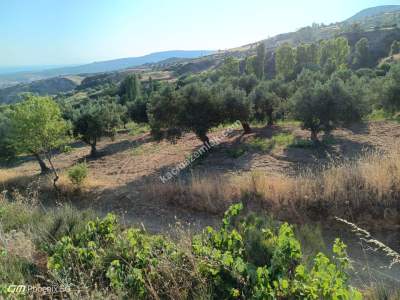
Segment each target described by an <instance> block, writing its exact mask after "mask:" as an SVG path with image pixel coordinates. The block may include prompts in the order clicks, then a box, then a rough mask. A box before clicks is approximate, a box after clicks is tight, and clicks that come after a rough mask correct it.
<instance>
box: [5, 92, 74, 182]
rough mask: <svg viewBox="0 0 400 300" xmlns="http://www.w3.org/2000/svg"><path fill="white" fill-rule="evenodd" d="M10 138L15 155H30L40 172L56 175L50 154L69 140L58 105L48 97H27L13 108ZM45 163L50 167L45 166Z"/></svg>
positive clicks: (55, 180) (56, 178)
mask: <svg viewBox="0 0 400 300" xmlns="http://www.w3.org/2000/svg"><path fill="white" fill-rule="evenodd" d="M9 116H10V135H9V139H10V142H11V144H12V146H13V149H15V150H16V151H17V153H30V154H32V155H33V156H34V157H35V158H36V159H37V161H38V163H39V165H40V169H41V172H42V173H47V172H49V171H50V170H51V171H52V172H53V173H54V176H55V178H54V181H53V183H54V186H55V187H56V183H57V181H58V178H59V177H58V174H57V171H56V169H55V167H54V165H53V162H52V151H53V150H54V149H56V148H58V147H60V146H61V145H63V144H64V143H65V142H66V141H67V140H68V136H67V133H68V130H69V126H68V123H67V122H66V121H65V120H64V119H63V118H62V117H61V111H60V108H59V106H58V105H57V103H55V102H54V101H53V100H52V99H51V98H49V97H37V96H28V98H27V99H26V100H25V101H23V102H21V103H19V104H16V105H15V106H13V107H12V110H11V112H10V114H9ZM45 160H47V161H48V162H49V164H50V168H51V169H50V168H49V167H48V166H47V165H46V163H45Z"/></svg>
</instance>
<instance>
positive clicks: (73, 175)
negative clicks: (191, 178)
mask: <svg viewBox="0 0 400 300" xmlns="http://www.w3.org/2000/svg"><path fill="white" fill-rule="evenodd" d="M87 176H88V167H87V164H86V163H80V164H77V165H75V166H73V167H71V168H70V169H69V170H68V178H69V180H70V181H71V182H72V184H74V185H75V186H78V187H79V186H81V185H82V184H83V182H84V181H85V179H86V178H87Z"/></svg>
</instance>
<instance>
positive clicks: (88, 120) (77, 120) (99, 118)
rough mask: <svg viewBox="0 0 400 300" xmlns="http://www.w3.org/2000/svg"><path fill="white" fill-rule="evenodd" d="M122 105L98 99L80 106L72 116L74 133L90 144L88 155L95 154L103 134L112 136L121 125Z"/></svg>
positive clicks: (92, 155) (123, 111) (93, 155)
mask: <svg viewBox="0 0 400 300" xmlns="http://www.w3.org/2000/svg"><path fill="white" fill-rule="evenodd" d="M124 113H125V110H124V107H122V106H121V105H118V104H116V103H114V102H104V101H100V102H97V103H89V104H87V105H85V106H83V107H81V108H80V109H79V110H78V111H77V112H76V113H75V116H74V122H73V123H74V134H75V135H78V136H79V137H80V138H81V139H82V141H84V142H85V143H87V144H88V145H90V147H91V151H90V156H91V157H95V156H96V155H97V148H96V146H97V142H98V141H99V140H100V139H101V138H102V137H103V136H114V135H115V131H116V128H117V127H118V126H120V125H121V123H122V120H121V117H122V116H123V114H124Z"/></svg>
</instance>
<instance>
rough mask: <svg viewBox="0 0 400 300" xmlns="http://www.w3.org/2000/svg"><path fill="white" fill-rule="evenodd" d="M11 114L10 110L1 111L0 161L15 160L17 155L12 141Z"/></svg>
mask: <svg viewBox="0 0 400 300" xmlns="http://www.w3.org/2000/svg"><path fill="white" fill-rule="evenodd" d="M9 114H10V110H9V109H8V108H7V109H3V110H2V111H0V160H10V159H13V158H15V156H16V154H17V152H16V151H15V149H14V147H13V146H12V143H11V140H10V133H11V120H10V117H9Z"/></svg>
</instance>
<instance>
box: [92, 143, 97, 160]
mask: <svg viewBox="0 0 400 300" xmlns="http://www.w3.org/2000/svg"><path fill="white" fill-rule="evenodd" d="M96 156H97V149H96V142H94V143H92V144H90V157H96Z"/></svg>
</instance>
